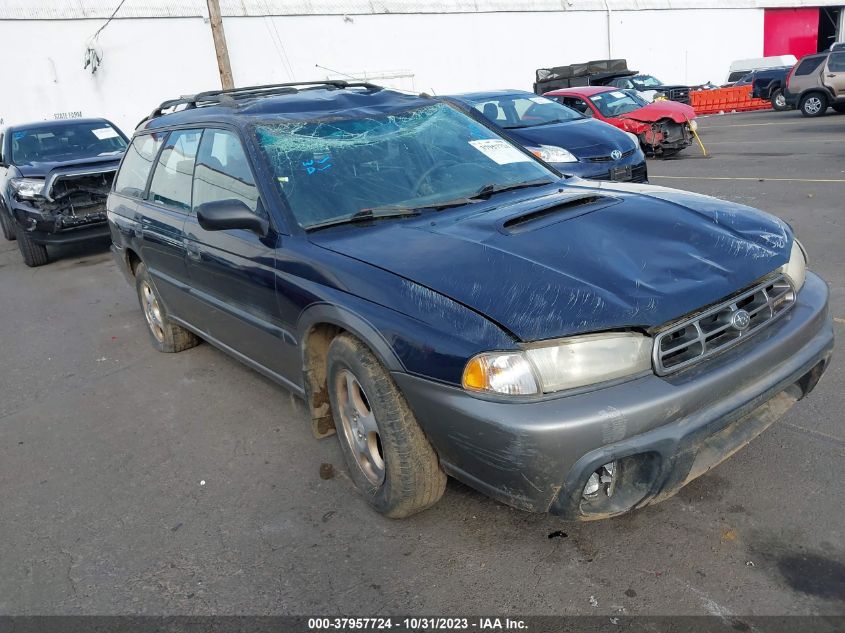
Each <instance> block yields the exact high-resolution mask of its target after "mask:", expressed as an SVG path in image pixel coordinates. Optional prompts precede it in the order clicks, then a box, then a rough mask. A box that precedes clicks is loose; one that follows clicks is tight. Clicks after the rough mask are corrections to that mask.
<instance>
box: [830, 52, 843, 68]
mask: <svg viewBox="0 0 845 633" xmlns="http://www.w3.org/2000/svg"><path fill="white" fill-rule="evenodd" d="M827 69H828V70H829V71H831V72H834V73H841V72H845V51H843V52H841V53H832V54H831V56H830V59H828V60H827Z"/></svg>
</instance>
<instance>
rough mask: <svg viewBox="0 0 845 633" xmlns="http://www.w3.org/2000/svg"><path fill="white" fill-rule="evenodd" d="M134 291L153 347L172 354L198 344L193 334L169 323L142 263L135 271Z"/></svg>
mask: <svg viewBox="0 0 845 633" xmlns="http://www.w3.org/2000/svg"><path fill="white" fill-rule="evenodd" d="M135 290H136V291H137V292H138V301H139V302H140V303H141V309H142V310H143V311H144V318H145V319H146V321H147V330H148V332H149V333H150V340H151V341H152V344H153V347H155V348H156V349H157V350H158V351H160V352H168V353H172V352H181V351H182V350H185V349H189V348H191V347H194V346H196V345H197V344H198V343H199V342H200V340H199V338H197V336H196V335H194V333H193V332H189V331H188V330H186V329H185V328H183V327H181V326H179V325H176V324H175V323H172V322H171V321H170V318H169V317H168V316H167V312H165V310H164V306H163V305H162V303H161V299H159V297H158V293H157V292H156V289H155V286H153V282H152V280H151V279H150V274H149V272H147V267H146V265H144V264H143V263H141V264H138V267H137V268H136V269H135Z"/></svg>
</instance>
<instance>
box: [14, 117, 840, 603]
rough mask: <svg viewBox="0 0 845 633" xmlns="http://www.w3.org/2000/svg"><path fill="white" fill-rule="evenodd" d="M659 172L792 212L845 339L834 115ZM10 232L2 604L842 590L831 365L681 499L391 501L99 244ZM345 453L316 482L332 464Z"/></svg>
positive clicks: (721, 124) (730, 140) (717, 136)
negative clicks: (28, 259)
mask: <svg viewBox="0 0 845 633" xmlns="http://www.w3.org/2000/svg"><path fill="white" fill-rule="evenodd" d="M701 123H702V125H701V136H702V138H703V140H704V142H705V144H706V145H707V148H708V150H709V151H710V152H711V157H710V158H706V159H705V158H697V157H696V153H697V152H698V150H697V149H696V148H694V147H693V148H689V149H688V150H685V152H684V153H683V154H682V155H681V156H680V157H679V158H677V159H675V160H666V161H653V162H651V164H650V174H651V176H652V183H654V184H658V185H666V186H672V187H679V188H683V189H689V190H692V191H697V192H701V193H705V194H712V195H717V196H721V197H724V198H727V199H730V200H735V201H737V202H742V203H745V204H750V205H753V206H758V207H760V208H763V209H765V210H768V211H771V212H773V213H775V214H777V215H778V216H780V217H781V218H783V219H784V220H787V221H788V222H790V223H791V224H792V225H793V226H794V227H795V228H796V230H797V233H798V235H799V236H800V238H801V239H802V241H803V243H804V244H805V246H806V247H807V249H808V251H809V253H810V261H811V268H812V269H813V270H815V271H817V272H819V273H821V274H822V275H823V276H824V278H825V279H826V280H827V281H828V282H829V283H830V286H831V291H832V295H831V310H832V312H833V315H834V317H835V318H836V319H837V321H836V324H835V327H836V331H837V335H838V336H839V337H840V340H841V339H842V337H843V336H845V247H843V243H845V116H836V115H829V116H827V117H824V118H821V119H817V120H810V119H803V118H801V117H800V116H799V115H797V114H795V113H773V112H769V113H754V114H744V115H728V116H720V117H709V118H705V119H702V120H701ZM54 254H55V255H60V256H61V258H60V259H57V260H56V261H54V262H53V263H51V264H49V265H48V266H46V267H43V268H37V269H29V268H26V267H25V266H24V265H23V263H22V261H21V258H20V255H19V253H18V251H17V247H16V246H15V244H14V243H9V242H2V243H0V352H2V368H0V500H2V510H1V511H0V569H2V573H0V613H2V614H128V613H132V614H258V613H262V614H264V613H278V614H312V615H313V614H343V615H359V616H370V615H376V614H428V615H433V614H442V615H459V614H464V615H465V614H491V613H495V614H497V615H508V614H537V615H541V614H594V615H595V614H602V615H620V614H681V613H684V614H710V615H717V616H720V617H729V616H731V615H734V614H737V615H746V614H758V615H765V614H843V613H845V487H843V486H842V472H843V471H842V470H840V469H845V426H843V411H845V369H843V362H842V359H841V354H839V355H838V356H839V358H837V357H836V355H835V358H834V363H833V364H832V366H831V368H830V370H829V371H828V373H827V375H826V376H825V378H824V379H823V381H822V383H821V384H820V385H819V387H818V388H817V390H816V391H815V392H814V393H813V394H812V395H811V396H810V397H809V398H808V399H807V400H805V401H803V402H800V403H799V404H798V405H797V406H796V407H795V408H793V409H792V410H791V411H790V412H789V413H788V414H787V415H786V416H785V418H784V419H782V420H781V421H779V422H778V423H777V424H775V425H774V426H773V427H772V428H771V429H769V430H768V431H767V432H766V433H764V434H763V435H762V436H760V437H759V438H758V439H756V440H754V441H753V442H752V443H751V444H750V445H749V446H748V447H747V448H745V449H744V450H743V451H741V452H740V453H738V454H737V455H735V456H734V457H732V458H731V459H730V460H728V461H727V462H725V463H724V464H722V465H720V466H719V467H717V468H716V469H714V470H713V471H711V472H710V473H708V474H707V475H705V476H704V477H702V478H700V479H699V480H697V481H695V482H693V483H692V484H691V485H689V486H688V487H687V488H685V489H684V490H683V491H682V492H681V493H680V494H679V495H678V496H676V497H674V498H673V499H670V500H668V501H666V502H664V503H662V504H659V505H656V506H653V507H650V508H646V509H644V510H641V511H637V512H634V513H631V514H629V515H627V516H624V517H621V518H617V519H612V520H607V521H603V522H596V523H583V524H575V523H564V522H561V521H559V520H558V519H556V518H554V517H550V516H545V515H536V514H527V513H525V512H521V511H518V510H514V509H511V508H509V507H506V506H503V505H500V504H498V503H496V502H494V501H491V500H490V499H488V498H486V497H484V496H482V495H481V494H479V493H477V492H475V491H474V490H472V489H470V488H468V487H466V486H463V485H461V484H458V483H456V482H452V481H450V483H449V486H448V489H447V491H446V495H445V496H444V498H443V499H442V501H441V502H440V503H439V504H438V505H437V506H435V507H434V508H432V509H431V510H429V511H427V512H424V513H422V514H419V515H417V516H414V517H412V518H410V519H406V520H402V521H393V520H390V519H385V518H383V517H381V516H379V515H377V514H376V513H374V512H373V511H371V510H370V509H369V508H368V507H367V505H366V504H365V503H364V502H363V501H362V500H361V499H360V498H359V497H358V496H357V494H356V493H355V490H354V488H353V486H352V483H351V482H350V480H349V478H348V477H347V476H346V474H345V472H344V468H343V465H342V457H341V453H340V450H339V448H338V445H337V442H336V440H335V439H333V438H330V439H327V440H322V441H317V440H315V439H313V438H312V436H311V431H310V427H309V422H308V420H307V418H306V414H305V411H304V409H303V407H302V405H301V404H299V403H298V401H297V400H295V399H294V398H293V397H292V396H291V395H290V394H289V393H288V392H286V391H285V390H284V389H282V388H280V387H278V386H276V385H275V384H272V383H271V382H269V381H268V380H266V379H264V378H263V377H261V376H260V375H258V374H257V373H255V372H253V371H251V370H249V369H247V368H246V367H244V366H242V365H240V364H239V363H238V362H236V361H234V360H232V359H231V358H229V357H228V356H226V355H224V354H223V353H221V352H219V351H217V350H216V349H214V348H212V347H211V346H210V345H200V346H199V347H197V348H195V349H192V350H189V351H187V352H183V353H180V354H174V355H167V354H159V353H157V352H155V351H154V350H153V349H152V347H151V346H150V344H149V342H148V340H147V333H146V331H145V325H144V321H143V317H142V314H141V311H140V309H139V308H138V305H137V301H136V298H135V295H134V292H133V289H131V288H130V287H129V286H128V285H127V284H126V282H125V281H124V279H123V278H122V276H121V275H120V274H119V272H118V270H117V268H116V266H115V265H114V264H113V262H112V261H111V256H110V254H109V253H108V250H107V248H106V247H104V246H102V247H86V248H80V247H77V248H74V249H65V250H63V251H55V252H54ZM322 463H329V464H333V465H334V471H335V475H334V477H332V478H329V479H321V477H320V465H321V464H322Z"/></svg>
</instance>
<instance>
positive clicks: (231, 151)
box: [194, 130, 258, 213]
mask: <svg viewBox="0 0 845 633" xmlns="http://www.w3.org/2000/svg"><path fill="white" fill-rule="evenodd" d="M217 200H240V201H241V202H243V203H244V204H245V205H246V206H247V207H249V208H250V210H251V211H252V212H253V213H255V211H256V209H257V207H258V190H257V189H256V187H255V179H254V178H253V176H252V171H250V168H249V162H247V158H246V154H245V153H244V148H243V146H242V145H241V141H240V139H239V138H238V137H237V135H236V134H235V133H233V132H230V131H228V130H206V131H205V132H203V135H202V142H201V143H200V150H199V155H198V156H197V167H196V170H195V171H194V208H196V207H198V206H199V205H201V204H203V203H206V202H215V201H217Z"/></svg>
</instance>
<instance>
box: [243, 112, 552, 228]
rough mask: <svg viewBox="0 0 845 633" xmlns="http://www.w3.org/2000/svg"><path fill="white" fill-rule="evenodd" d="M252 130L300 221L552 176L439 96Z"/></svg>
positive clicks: (413, 204) (423, 203) (432, 202)
mask: <svg viewBox="0 0 845 633" xmlns="http://www.w3.org/2000/svg"><path fill="white" fill-rule="evenodd" d="M255 132H256V137H257V140H258V144H259V146H260V147H261V149H262V150H263V152H264V154H265V155H266V157H267V159H268V161H269V163H270V166H271V167H272V170H273V174H274V177H275V180H276V182H277V184H278V186H279V189H280V191H281V193H282V194H283V195H284V197H285V199H286V200H287V202H288V204H289V206H290V208H291V211H292V212H293V214H294V216H295V217H296V221H297V222H298V223H299V224H300V225H301V226H303V227H305V228H308V227H312V226H317V225H323V224H326V223H329V222H332V221H335V220H338V219H343V218H351V217H352V216H353V215H355V214H356V213H361V212H362V211H363V212H371V211H373V210H378V209H383V208H385V207H387V208H390V209H395V210H403V209H414V208H421V207H429V206H432V207H434V206H437V205H439V204H443V203H448V202H450V201H455V200H460V199H462V198H469V197H472V196H475V195H477V194H479V193H480V192H483V191H491V190H495V191H497V190H499V189H502V188H508V187H514V186H517V185H519V184H524V183H532V182H537V181H539V182H552V181H553V180H555V179H557V178H558V176H557V175H556V174H554V173H553V172H551V171H549V170H548V169H546V168H545V167H543V166H542V165H541V164H540V163H538V162H536V161H535V160H533V159H532V158H531V157H529V156H528V155H526V154H525V153H524V152H522V151H520V150H519V149H517V148H516V147H514V146H513V145H511V144H510V143H509V142H507V141H505V140H504V139H502V138H501V137H499V136H497V135H496V134H495V133H494V132H493V131H491V130H490V129H488V128H486V127H484V126H483V125H481V124H480V123H478V122H476V121H474V120H472V119H471V118H470V117H468V116H467V115H465V114H463V113H461V112H459V111H457V110H455V109H454V108H452V107H450V106H447V105H445V104H437V105H432V106H426V107H422V108H417V109H414V110H409V111H404V112H401V113H392V114H384V115H377V116H371V117H366V118H357V119H341V120H334V121H304V122H288V121H285V122H281V123H264V124H258V125H256V126H255Z"/></svg>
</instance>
